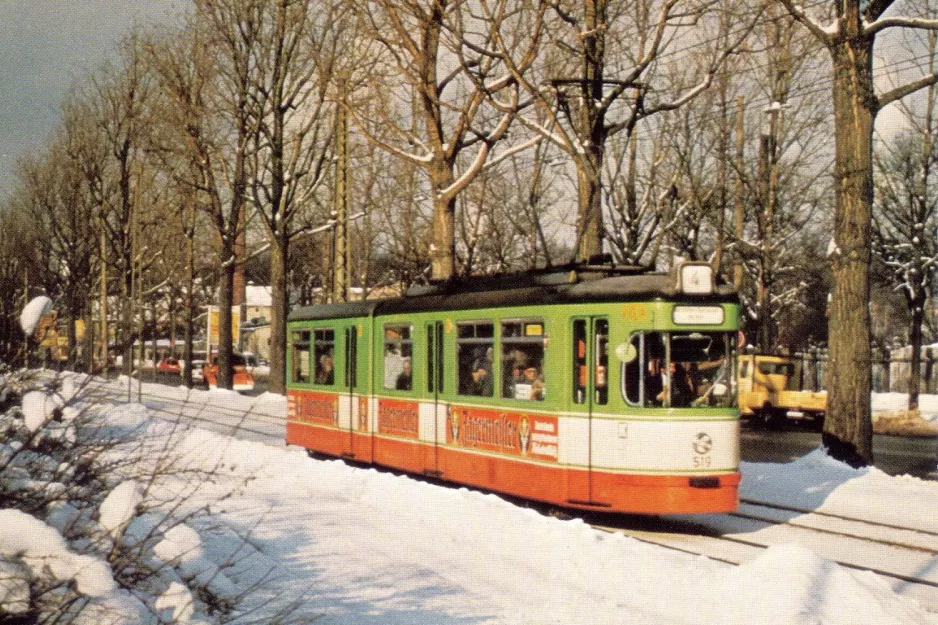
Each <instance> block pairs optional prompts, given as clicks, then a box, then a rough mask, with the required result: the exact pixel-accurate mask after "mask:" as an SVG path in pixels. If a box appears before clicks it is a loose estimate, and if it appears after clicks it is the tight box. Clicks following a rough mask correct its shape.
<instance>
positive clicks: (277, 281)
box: [267, 237, 289, 395]
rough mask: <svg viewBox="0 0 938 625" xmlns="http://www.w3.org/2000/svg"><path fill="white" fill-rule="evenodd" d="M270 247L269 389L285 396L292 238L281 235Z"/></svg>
mask: <svg viewBox="0 0 938 625" xmlns="http://www.w3.org/2000/svg"><path fill="white" fill-rule="evenodd" d="M278 239H279V240H278V241H274V242H273V243H274V244H273V245H272V246H271V248H270V284H271V300H272V301H271V305H272V307H273V310H272V311H271V315H270V377H269V379H268V380H267V390H268V391H270V392H271V393H278V394H280V395H283V394H284V393H286V391H287V386H286V365H287V354H286V344H287V309H288V298H289V291H288V287H287V271H286V267H287V258H288V255H289V247H288V246H289V239H287V237H278Z"/></svg>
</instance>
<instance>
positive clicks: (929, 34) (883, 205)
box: [872, 1, 938, 412]
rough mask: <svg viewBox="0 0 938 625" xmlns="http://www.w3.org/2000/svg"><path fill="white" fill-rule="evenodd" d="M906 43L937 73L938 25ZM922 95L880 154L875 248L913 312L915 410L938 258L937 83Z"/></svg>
mask: <svg viewBox="0 0 938 625" xmlns="http://www.w3.org/2000/svg"><path fill="white" fill-rule="evenodd" d="M913 10H916V11H918V13H919V15H918V17H923V18H932V19H934V18H935V17H936V11H938V9H936V6H935V4H934V3H933V2H931V1H928V2H924V3H922V5H921V6H916V7H913ZM907 34H908V35H909V37H908V38H907V40H906V41H904V42H902V47H903V48H905V49H906V51H907V53H908V54H909V56H911V57H912V58H913V59H914V60H915V65H916V67H917V69H918V71H920V72H922V73H924V74H935V73H936V72H938V32H936V31H933V30H925V31H911V32H909V33H907ZM917 96H918V97H915V98H907V99H905V100H902V101H899V102H897V103H896V108H897V109H898V110H899V111H900V113H901V116H902V118H903V120H904V122H905V124H906V125H907V126H908V128H907V130H906V131H904V132H903V133H901V134H900V135H898V136H897V137H896V138H895V139H894V140H892V141H891V142H888V143H886V142H884V143H886V145H885V146H884V148H885V149H884V150H882V152H881V153H880V154H877V155H874V166H875V172H874V173H875V179H874V180H875V188H876V193H877V195H878V198H879V199H878V201H877V202H876V203H874V206H873V230H872V237H873V252H874V254H875V255H876V256H877V257H878V258H879V260H881V261H882V262H883V263H884V264H885V266H886V268H887V270H888V271H889V272H890V274H891V276H892V282H893V283H894V284H895V285H896V287H897V289H898V290H900V291H901V292H902V295H903V298H904V299H905V303H906V307H907V309H908V312H909V316H910V332H909V344H910V346H911V348H912V354H911V357H910V359H911V362H910V367H909V368H910V376H911V377H910V380H909V399H908V409H909V411H910V412H913V411H916V410H918V407H919V393H920V391H921V384H922V378H921V365H922V362H921V347H922V343H923V340H924V336H923V335H924V325H925V319H926V316H927V315H926V313H927V302H928V299H929V298H930V297H931V294H932V290H933V287H934V271H935V264H936V262H938V239H936V228H938V195H936V193H935V183H936V171H935V166H936V163H938V120H936V117H935V106H936V104H938V87H936V85H934V84H933V85H929V86H928V87H927V88H925V89H924V90H923V91H921V92H920V93H919V94H917Z"/></svg>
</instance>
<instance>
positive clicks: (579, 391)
mask: <svg viewBox="0 0 938 625" xmlns="http://www.w3.org/2000/svg"><path fill="white" fill-rule="evenodd" d="M572 337H573V343H572V345H571V349H572V362H573V404H574V405H573V409H574V411H575V412H578V413H580V415H581V417H580V418H579V419H578V420H577V425H576V426H575V428H574V429H575V438H576V440H577V441H578V443H577V444H575V446H574V449H575V454H576V456H575V458H573V462H574V463H575V464H576V465H579V467H584V466H585V468H586V470H585V471H582V470H574V471H569V472H568V476H569V477H568V483H567V498H568V499H569V500H570V503H589V504H599V505H602V502H599V501H594V499H593V479H592V474H593V471H592V469H593V445H594V441H593V427H594V423H593V416H594V413H596V412H600V411H602V410H603V409H604V407H605V406H606V405H607V404H608V403H609V373H608V372H609V320H608V319H607V318H605V317H585V318H579V319H574V320H573V333H572Z"/></svg>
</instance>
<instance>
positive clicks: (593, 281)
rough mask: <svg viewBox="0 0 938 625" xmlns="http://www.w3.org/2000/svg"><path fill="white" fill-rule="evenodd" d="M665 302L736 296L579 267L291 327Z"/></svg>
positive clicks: (335, 312)
mask: <svg viewBox="0 0 938 625" xmlns="http://www.w3.org/2000/svg"><path fill="white" fill-rule="evenodd" d="M656 299H665V300H668V301H675V302H694V303H722V302H737V301H738V296H737V294H736V292H735V291H734V290H733V289H732V288H730V287H727V286H722V285H718V286H717V287H716V288H715V289H714V292H713V293H711V294H708V295H690V294H686V293H683V292H682V291H680V289H679V288H678V285H677V280H676V279H675V276H674V275H673V274H670V273H656V272H651V271H649V270H648V269H646V268H643V267H631V266H629V267H607V266H601V267H591V266H585V267H584V266H577V267H573V268H571V267H568V268H562V269H560V270H558V269H554V270H551V271H545V270H541V271H533V272H524V273H513V274H499V275H493V276H473V277H468V278H466V277H460V278H453V279H451V280H446V281H441V282H436V283H432V284H429V285H425V286H415V287H411V288H410V289H409V290H408V291H407V292H406V293H405V294H404V295H403V296H401V297H394V298H387V299H375V300H365V301H356V302H347V303H341V304H316V305H312V306H303V307H300V308H296V309H294V310H293V311H292V312H291V313H290V317H289V320H290V321H303V320H311V319H334V318H348V317H367V316H370V315H373V314H374V315H378V314H382V315H388V314H399V313H409V312H432V311H446V310H472V309H480V308H504V307H509V306H543V305H552V304H584V303H598V302H617V301H622V302H630V301H646V300H656Z"/></svg>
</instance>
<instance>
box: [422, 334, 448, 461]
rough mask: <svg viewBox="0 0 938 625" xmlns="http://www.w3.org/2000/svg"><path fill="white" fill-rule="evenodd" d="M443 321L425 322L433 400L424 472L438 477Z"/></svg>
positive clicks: (443, 414) (443, 415) (429, 392)
mask: <svg viewBox="0 0 938 625" xmlns="http://www.w3.org/2000/svg"><path fill="white" fill-rule="evenodd" d="M443 362H444V360H443V322H442V321H434V322H432V323H428V324H427V395H428V396H429V397H431V398H432V400H433V410H432V413H433V448H432V449H433V452H432V454H433V456H432V458H428V459H427V460H426V461H425V463H424V464H425V465H426V466H425V467H424V473H427V474H428V475H433V476H436V477H440V476H441V475H442V474H443V472H442V471H441V470H440V455H439V449H440V435H441V434H442V435H443V441H442V442H443V443H444V444H445V443H446V430H445V429H441V425H440V424H441V423H442V424H444V425H443V426H442V427H443V428H445V427H446V426H445V424H446V404H445V403H443V402H441V401H440V395H442V393H443Z"/></svg>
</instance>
